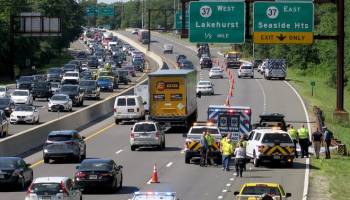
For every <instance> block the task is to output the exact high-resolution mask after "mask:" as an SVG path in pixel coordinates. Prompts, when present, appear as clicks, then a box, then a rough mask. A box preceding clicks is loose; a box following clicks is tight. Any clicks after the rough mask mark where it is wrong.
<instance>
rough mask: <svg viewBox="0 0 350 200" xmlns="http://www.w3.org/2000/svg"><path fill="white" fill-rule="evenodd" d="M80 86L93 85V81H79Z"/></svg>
mask: <svg viewBox="0 0 350 200" xmlns="http://www.w3.org/2000/svg"><path fill="white" fill-rule="evenodd" d="M80 86H95V81H81V82H80Z"/></svg>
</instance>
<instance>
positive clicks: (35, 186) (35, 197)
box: [25, 177, 82, 200]
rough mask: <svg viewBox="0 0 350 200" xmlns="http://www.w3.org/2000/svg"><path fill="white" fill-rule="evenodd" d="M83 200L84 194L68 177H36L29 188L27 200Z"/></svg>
mask: <svg viewBox="0 0 350 200" xmlns="http://www.w3.org/2000/svg"><path fill="white" fill-rule="evenodd" d="M46 199H52V200H53V199H60V200H81V199H82V194H81V191H80V190H79V189H77V188H76V187H75V186H74V183H73V180H72V179H70V178H68V177H41V178H36V179H35V180H34V181H33V183H32V184H31V185H30V187H29V188H28V192H27V196H26V197H25V200H46Z"/></svg>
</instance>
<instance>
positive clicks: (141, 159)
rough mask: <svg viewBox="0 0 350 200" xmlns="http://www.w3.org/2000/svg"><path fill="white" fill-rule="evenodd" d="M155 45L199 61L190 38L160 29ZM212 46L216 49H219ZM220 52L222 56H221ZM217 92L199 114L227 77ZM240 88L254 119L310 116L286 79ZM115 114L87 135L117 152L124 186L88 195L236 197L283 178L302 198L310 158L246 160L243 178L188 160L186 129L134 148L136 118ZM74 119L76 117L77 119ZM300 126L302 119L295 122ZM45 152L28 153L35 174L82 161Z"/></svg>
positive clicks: (4, 199) (67, 170)
mask: <svg viewBox="0 0 350 200" xmlns="http://www.w3.org/2000/svg"><path fill="white" fill-rule="evenodd" d="M121 33H122V34H123V35H126V36H128V37H130V38H132V39H134V40H136V37H135V36H133V35H131V34H130V33H128V32H121ZM152 41H154V42H152V43H151V44H152V45H151V49H152V51H154V52H155V53H157V54H159V55H162V56H163V57H164V58H165V61H166V62H167V63H168V65H170V66H173V65H174V62H175V56H176V55H177V54H185V55H187V57H188V58H189V59H190V60H191V61H192V62H193V63H194V64H196V65H198V58H197V57H196V52H195V51H193V50H192V49H191V48H189V47H188V44H185V45H184V44H182V43H178V41H177V40H175V39H169V38H166V37H163V36H160V35H158V34H152ZM165 43H171V44H173V45H174V54H173V55H163V49H162V47H163V44H165ZM216 53H217V52H215V50H212V54H213V55H214V54H216ZM219 58H220V57H219ZM199 79H204V80H208V71H207V70H201V71H199V73H198V80H199ZM212 81H213V83H214V85H215V86H214V88H215V93H216V95H214V96H202V98H200V99H198V105H199V109H198V111H199V113H198V114H199V117H198V118H199V120H206V111H207V107H208V105H210V104H223V103H224V101H225V99H226V97H227V94H228V89H229V81H228V79H227V78H224V79H216V80H212ZM235 83H236V84H235V89H234V94H233V98H232V99H231V103H232V104H233V105H242V106H250V107H251V108H252V112H253V120H254V121H256V120H257V119H258V115H259V114H261V113H263V112H266V113H270V112H279V113H283V114H285V115H286V120H287V121H293V122H306V121H307V117H306V115H305V111H304V108H303V106H302V103H301V101H300V99H299V97H298V96H297V95H296V93H295V92H294V91H293V89H292V88H291V87H290V86H289V85H288V84H286V83H285V82H283V81H266V80H264V79H262V78H261V76H260V75H258V74H257V73H256V78H255V79H238V78H237V77H236V75H235ZM113 122H114V121H113V118H112V117H110V118H108V119H105V120H103V121H101V122H98V123H96V124H94V125H93V126H91V127H89V128H87V129H85V130H83V131H82V134H84V135H86V136H87V157H88V158H112V159H114V160H115V161H116V163H118V164H121V165H123V166H124V168H123V173H124V183H123V189H122V190H121V191H119V192H116V193H113V194H100V193H99V194H84V198H83V199H91V200H96V199H99V200H108V199H114V200H115V199H120V200H122V199H129V198H130V197H131V195H132V193H133V192H134V191H137V190H142V191H174V192H176V193H177V196H178V197H179V198H180V199H183V200H192V199H200V200H213V199H233V192H234V191H236V190H239V187H240V185H241V184H242V183H245V182H266V181H268V182H270V181H271V182H278V183H280V184H282V185H283V186H284V187H285V190H286V191H287V192H291V193H292V195H293V196H292V198H291V199H298V200H300V199H302V198H303V192H304V177H305V159H296V161H295V165H294V167H293V168H292V169H290V168H282V167H281V168H280V167H259V168H254V167H253V166H252V165H251V164H248V165H247V171H246V172H245V173H244V175H243V178H242V179H241V178H236V177H235V176H234V175H233V172H224V171H222V169H221V167H214V166H210V167H205V168H201V167H199V166H198V165H196V164H190V165H189V164H185V163H184V154H183V153H182V150H183V145H184V138H183V136H182V133H168V134H167V135H166V149H165V150H164V151H156V150H150V149H144V150H140V151H131V150H130V146H129V134H130V128H131V124H123V125H115V124H114V123H113ZM72 123H74V122H72ZM295 126H296V127H299V126H300V124H299V123H296V124H295ZM41 156H42V153H41V152H39V153H36V154H33V155H31V156H29V157H27V158H26V161H28V162H30V163H32V164H34V165H33V169H34V175H35V177H40V176H70V177H73V176H74V172H75V166H76V165H77V163H53V164H43V162H42V161H41ZM155 163H156V164H157V167H158V176H159V181H160V183H159V184H148V181H149V179H150V176H151V173H152V169H153V165H154V164H155ZM24 196H25V192H6V193H4V192H1V194H0V199H1V200H18V199H24Z"/></svg>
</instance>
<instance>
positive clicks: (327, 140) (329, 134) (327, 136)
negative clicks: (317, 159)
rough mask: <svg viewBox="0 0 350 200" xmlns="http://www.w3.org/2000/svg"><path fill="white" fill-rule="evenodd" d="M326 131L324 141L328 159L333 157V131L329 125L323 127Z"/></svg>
mask: <svg viewBox="0 0 350 200" xmlns="http://www.w3.org/2000/svg"><path fill="white" fill-rule="evenodd" d="M323 131H324V137H323V139H324V143H325V145H326V159H331V152H330V150H329V146H331V142H332V139H333V133H332V131H330V130H329V129H328V128H327V127H323Z"/></svg>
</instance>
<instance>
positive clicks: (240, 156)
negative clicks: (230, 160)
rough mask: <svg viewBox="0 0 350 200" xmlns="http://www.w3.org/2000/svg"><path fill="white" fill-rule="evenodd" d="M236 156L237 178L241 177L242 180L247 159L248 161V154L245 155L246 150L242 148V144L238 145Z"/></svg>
mask: <svg viewBox="0 0 350 200" xmlns="http://www.w3.org/2000/svg"><path fill="white" fill-rule="evenodd" d="M234 155H235V165H236V176H240V177H241V178H242V175H243V170H244V165H245V159H246V153H245V149H244V148H243V147H242V145H241V144H238V145H237V147H236V149H235V152H234Z"/></svg>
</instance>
